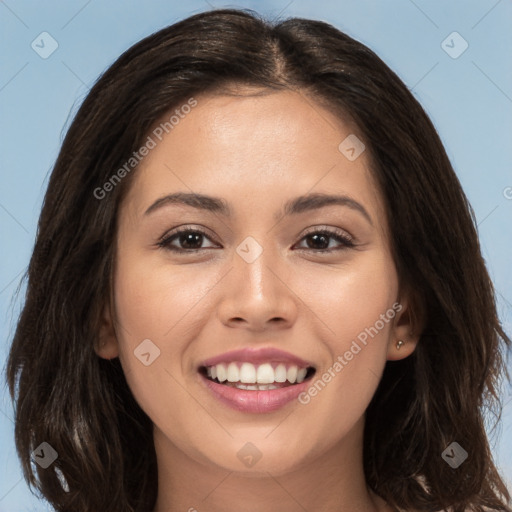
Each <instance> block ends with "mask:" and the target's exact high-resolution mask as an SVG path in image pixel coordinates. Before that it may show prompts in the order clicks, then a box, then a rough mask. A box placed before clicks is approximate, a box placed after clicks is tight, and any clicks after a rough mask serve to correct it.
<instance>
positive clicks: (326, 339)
mask: <svg viewBox="0 0 512 512" xmlns="http://www.w3.org/2000/svg"><path fill="white" fill-rule="evenodd" d="M254 92H255V91H248V90H247V91H246V95H242V96H236V97H235V96H197V97H196V99H197V101H198V104H197V106H196V107H195V108H194V109H192V111H191V112H190V113H189V114H188V115H187V116H185V117H184V119H182V120H180V122H179V124H177V125H176V126H175V127H174V129H173V130H172V131H171V132H170V133H169V134H168V135H166V136H165V137H164V138H163V140H162V141H161V142H159V143H158V144H157V146H156V147H155V148H154V149H152V150H151V151H150V152H149V154H148V155H147V156H146V157H145V158H144V159H143V161H142V163H141V164H140V166H139V168H138V169H137V171H136V175H135V176H134V182H133V183H132V186H131V188H130V190H129V193H128V195H127V196H126V198H125V201H124V202H123V204H122V207H121V209H120V212H119V225H118V234H117V244H118V245H117V255H116V266H115V275H114V290H113V304H114V307H109V306H106V307H105V314H104V323H103V325H102V327H101V331H100V343H99V346H100V348H97V352H98V355H99V356H101V357H104V358H113V357H119V358H120V361H121V364H122V366H123V369H124V371H125V374H126V378H127V381H128V384H129V386H130V389H131V391H132V392H133V395H134V397H135V399H136V400H137V402H138V403H139V404H140V406H141V408H142V409H143V410H144V411H145V412H146V413H147V414H148V416H149V417H150V418H151V420H152V421H153V424H154V441H155V449H156V454H157V459H158V469H159V474H158V479H159V494H158V499H157V504H156V507H155V509H154V512H164V511H165V512H169V511H187V510H189V511H190V512H192V511H193V510H194V509H195V510H197V511H198V512H201V511H206V510H208V511H209V512H217V511H218V512H220V511H222V512H231V511H239V510H244V511H247V512H256V511H261V510H279V511H281V512H298V511H301V512H302V511H304V510H323V511H332V512H335V511H336V512H339V511H340V510H351V511H354V512H357V511H365V512H369V511H376V510H381V511H384V510H391V509H390V508H389V507H387V506H386V504H385V503H384V501H383V500H382V499H380V498H379V497H377V496H376V495H375V494H373V493H372V492H371V491H370V490H369V489H368V488H367V486H366V482H365V478H364V473H363V466H362V450H363V443H362V439H363V428H364V421H365V416H364V412H365V409H366V408H367V406H368V404H369V402H370V400H371V398H372V396H373V395H374V393H375V390H376V388H377V385H378V383H379V380H380V377H381V375H382V372H383V370H384V366H385V364H386V361H387V360H396V359H401V358H405V357H408V356H409V355H410V354H411V353H412V352H413V351H414V349H415V347H416V343H417V341H418V339H417V337H415V336H411V331H412V330H413V326H412V325H411V318H412V317H411V314H410V313H411V310H410V306H409V302H408V297H407V296H404V295H403V294H400V290H399V282H398V276H397V272H396V268H395V264H394V262H393V259H392V256H391V253H390V248H389V226H387V224H386V222H387V221H386V212H385V210H384V206H383V202H382V198H381V196H380V194H379V191H378V190H377V188H376V186H375V183H374V181H373V178H372V176H371V174H370V171H369V155H368V151H364V152H363V153H362V154H361V155H360V156H359V157H358V158H357V159H356V160H355V161H349V160H348V159H347V158H346V157H345V156H344V155H343V154H342V153H341V152H340V150H339V149H338V146H339V144H340V142H341V141H343V140H344V139H345V138H346V137H347V136H348V135H349V134H351V133H357V130H356V129H355V128H354V127H353V126H351V125H350V124H348V123H345V122H343V121H341V120H340V119H338V118H337V117H335V116H334V115H333V114H332V113H331V112H329V111H328V110H326V109H324V108H322V107H321V106H320V105H319V104H317V103H316V102H314V101H313V100H312V99H311V98H308V97H306V96H305V95H304V94H301V93H298V92H278V93H275V92H273V93H270V94H269V93H267V94H263V95H261V94H260V95H256V94H254ZM249 93H250V94H251V95H249ZM173 192H196V193H202V194H208V195H211V196H216V197H221V198H223V199H224V200H225V201H226V202H227V203H229V205H230V208H231V209H232V212H233V215H232V217H223V216H221V215H220V214H214V213H211V212H206V211H200V210H196V209H194V208H192V207H190V206H184V205H177V204H169V205H167V206H165V207H162V208H160V209H158V210H155V211H154V212H153V213H151V214H148V215H144V212H145V211H146V210H147V209H148V207H149V206H150V205H152V204H153V203H154V202H155V201H156V200H157V199H158V198H160V197H162V196H164V195H166V194H169V193H173ZM313 192H319V193H329V194H332V193H339V194H345V195H348V196H350V197H351V198H353V199H354V200H356V201H357V202H358V203H360V204H361V205H363V207H364V208H365V209H366V211H367V212H368V214H369V216H370V218H371V220H372V222H373V225H372V224H370V222H369V221H368V220H366V219H365V217H364V216H363V215H362V214H361V213H359V212H358V211H356V210H354V209H351V208H349V207H347V206H339V205H333V206H327V207H323V208H321V209H317V210H313V211H308V212H305V213H302V214H299V215H293V216H288V217H281V218H279V220H278V221H276V219H275V218H274V215H277V214H278V213H279V212H280V210H281V207H282V205H283V203H284V202H285V201H287V200H289V199H291V198H295V197H296V196H300V195H303V194H307V193H313ZM184 225H187V226H190V228H191V229H193V228H202V229H203V230H206V231H207V233H208V234H209V235H208V238H206V237H203V238H202V240H201V239H200V240H199V241H198V242H196V245H195V246H194V247H199V248H200V250H199V252H196V253H191V252H189V253H184V254H182V255H180V254H178V253H173V252H171V251H170V250H168V249H165V248H161V247H158V246H157V242H158V240H159V239H160V238H161V237H162V236H163V235H165V234H166V233H169V232H171V230H173V229H174V228H176V227H178V226H184ZM316 227H318V229H319V230H321V229H322V228H324V229H325V228H328V229H330V230H332V229H335V228H339V229H340V230H342V231H343V232H345V233H348V234H349V235H350V236H352V238H353V239H354V240H355V243H356V244H357V245H356V247H355V248H344V247H343V245H341V244H340V243H339V242H337V241H336V240H335V239H333V238H328V239H327V241H326V242H325V243H324V245H322V242H317V243H316V245H315V242H314V240H313V241H311V237H309V238H308V237H306V238H304V237H305V231H306V230H308V229H310V228H316ZM248 236H251V237H253V238H254V239H255V240H257V242H258V243H259V244H260V246H261V247H262V248H263V252H262V253H261V255H260V256H259V257H258V258H257V259H256V260H255V261H254V262H252V263H248V262H246V261H245V260H244V259H243V258H241V257H240V256H239V255H238V253H237V252H236V248H237V247H238V246H239V245H240V244H241V242H242V241H243V240H244V239H245V238H246V237H248ZM308 240H309V242H308ZM182 242H183V238H182ZM172 245H173V246H175V247H178V248H180V247H181V248H183V247H184V246H183V243H182V244H181V245H180V239H179V237H177V238H175V239H174V241H173V242H172ZM327 246H328V247H329V248H339V249H340V250H337V251H333V252H331V253H326V252H325V247H327ZM186 247H187V246H186V245H185V248H186ZM188 247H189V246H188ZM316 248H320V250H323V251H324V253H321V252H320V251H319V250H318V249H317V252H316V253H315V251H314V250H315V249H316ZM395 302H399V303H400V304H401V305H402V309H401V310H400V312H399V313H397V314H396V316H395V317H394V319H393V320H392V321H390V322H389V323H386V324H385V327H384V328H383V329H381V330H380V331H379V333H378V335H376V336H375V337H373V339H372V338H370V339H369V343H368V344H367V345H366V346H365V347H364V348H363V349H362V350H361V351H360V352H359V353H358V354H357V355H355V356H354V358H353V359H352V360H351V361H350V362H349V363H348V364H347V365H346V366H345V367H344V368H343V370H342V371H341V372H339V373H338V374H337V375H336V377H335V378H333V379H332V380H331V382H329V383H328V384H327V385H326V386H325V388H324V389H323V390H322V391H321V392H320V393H318V395H317V396H316V397H314V398H313V399H312V400H311V401H310V402H309V403H308V404H307V405H302V404H300V403H298V402H297V401H292V402H291V403H289V404H287V405H286V406H285V407H283V408H281V409H279V410H277V411H275V412H272V413H266V414H248V413H244V412H239V411H235V410H232V409H230V408H228V407H227V406H225V405H223V404H222V403H220V402H219V401H217V400H216V399H215V398H213V397H212V395H211V394H210V392H209V391H208V390H207V389H206V388H205V387H204V386H203V384H202V382H201V379H200V377H199V374H198V372H197V367H198V365H199V364H200V363H201V362H202V361H203V360H204V359H206V358H209V357H212V356H215V355H218V354H222V353H224V352H227V351H230V350H234V349H238V348H243V347H278V348H280V349H282V350H285V351H288V352H291V353H292V354H295V355H297V356H299V357H302V358H303V359H306V360H309V361H312V362H313V363H314V365H315V367H316V369H317V373H316V376H315V377H318V376H319V375H322V374H323V373H324V372H325V371H326V370H327V369H328V368H330V367H332V365H333V363H334V361H336V359H337V357H338V356H339V355H343V354H344V353H345V352H346V351H347V350H348V349H349V348H350V345H351V343H352V341H353V340H354V339H356V337H357V335H358V334H359V333H361V332H362V331H364V329H365V328H366V327H369V326H373V325H374V324H375V322H376V321H377V320H378V319H379V318H380V315H381V314H384V313H385V312H386V310H388V309H389V308H391V307H392V305H393V304H394V303H395ZM144 339H150V340H151V341H152V342H153V343H154V344H155V345H156V346H157V347H158V348H159V350H160V356H159V357H158V358H156V359H155V360H154V362H152V363H151V364H150V365H149V366H145V365H143V364H142V363H141V362H140V360H139V359H138V358H137V357H135V356H134V350H135V349H136V348H137V346H138V345H139V344H140V343H141V341H142V340H144ZM398 340H404V341H405V345H404V346H402V347H401V348H400V350H397V348H396V343H397V341H398ZM102 344H103V345H102ZM247 442H251V443H252V444H253V445H255V446H256V447H257V449H258V450H259V452H260V453H261V454H262V457H261V459H260V460H259V461H258V462H257V463H256V464H254V466H252V467H246V466H245V465H244V464H243V463H242V462H241V461H240V460H239V458H238V457H237V452H238V451H239V450H240V449H241V448H242V447H243V446H244V445H245V444H246V443H247Z"/></svg>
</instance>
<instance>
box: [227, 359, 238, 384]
mask: <svg viewBox="0 0 512 512" xmlns="http://www.w3.org/2000/svg"><path fill="white" fill-rule="evenodd" d="M239 380H240V372H239V371H238V366H237V364H236V363H230V364H229V366H228V382H238V381H239Z"/></svg>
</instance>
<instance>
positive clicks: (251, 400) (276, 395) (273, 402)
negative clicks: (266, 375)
mask: <svg viewBox="0 0 512 512" xmlns="http://www.w3.org/2000/svg"><path fill="white" fill-rule="evenodd" d="M201 379H202V381H203V382H204V383H205V385H206V387H207V388H208V389H209V390H210V391H211V392H212V394H213V395H214V396H215V397H216V398H217V399H218V400H220V401H221V402H222V403H224V404H226V405H227V406H229V407H231V408H232V409H236V410H237V411H242V412H249V413H260V414H261V413H269V412H273V411H276V410H277V409H280V408H281V407H283V406H284V405H286V404H287V403H289V402H291V401H292V400H294V399H296V398H297V397H298V396H299V395H300V393H302V392H303V391H305V390H306V388H307V387H308V386H309V385H310V382H309V379H308V380H305V381H303V382H301V383H300V384H294V385H292V386H287V387H284V388H279V389H269V390H266V391H250V390H246V389H237V388H233V387H230V386H226V385H224V384H218V383H217V382H214V381H212V380H209V379H208V378H206V377H205V376H204V375H201Z"/></svg>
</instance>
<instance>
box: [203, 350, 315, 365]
mask: <svg viewBox="0 0 512 512" xmlns="http://www.w3.org/2000/svg"><path fill="white" fill-rule="evenodd" d="M234 361H236V362H248V363H253V364H263V363H268V362H274V361H275V362H276V363H288V364H295V365H297V366H299V367H301V368H308V367H310V366H313V364H312V363H310V362H308V361H305V360H304V359H302V358H300V357H298V356H295V355H293V354H290V353H289V352H285V351H284V350H280V349H278V348H274V347H267V348H259V349H255V348H242V349H239V350H232V351H230V352H225V353H224V354H220V355H218V356H214V357H211V358H209V359H207V360H205V361H203V362H202V363H201V366H215V365H216V364H221V363H231V362H234Z"/></svg>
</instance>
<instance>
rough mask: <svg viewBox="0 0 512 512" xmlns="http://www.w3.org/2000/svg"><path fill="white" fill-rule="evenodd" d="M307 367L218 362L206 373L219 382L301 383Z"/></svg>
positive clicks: (207, 369)
mask: <svg viewBox="0 0 512 512" xmlns="http://www.w3.org/2000/svg"><path fill="white" fill-rule="evenodd" d="M307 371H308V370H307V368H299V367H298V366H295V365H290V366H288V367H286V366H285V365H284V364H282V363H280V364H278V365H277V366H276V367H275V369H274V368H273V367H272V365H271V364H270V363H264V364H260V365H254V364H252V363H242V364H241V365H240V367H239V366H238V364H237V363H234V362H233V363H229V365H225V364H222V363H221V364H216V365H214V366H208V367H207V368H206V373H207V375H208V377H211V378H212V379H215V378H216V379H218V380H219V382H224V381H226V380H227V381H228V382H243V383H246V384H254V383H258V384H272V383H273V382H286V381H287V380H288V382H290V384H295V382H297V383H301V382H302V381H303V380H304V378H305V377H306V373H307Z"/></svg>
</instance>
